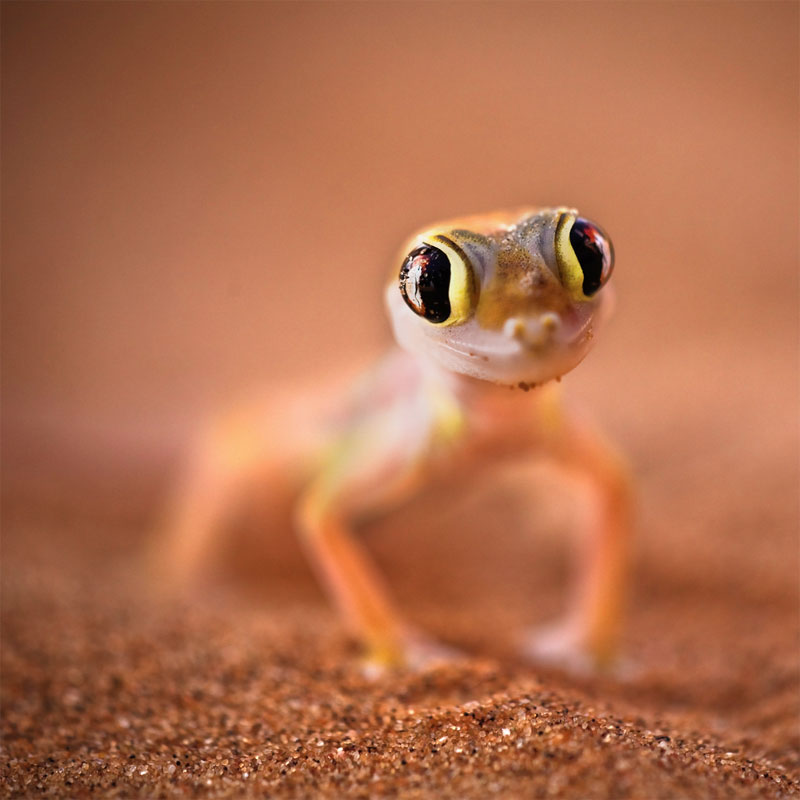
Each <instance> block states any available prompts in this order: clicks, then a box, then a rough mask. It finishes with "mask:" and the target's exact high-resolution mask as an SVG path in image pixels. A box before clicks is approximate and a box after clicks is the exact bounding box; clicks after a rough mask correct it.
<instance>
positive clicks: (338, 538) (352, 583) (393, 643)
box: [298, 494, 408, 666]
mask: <svg viewBox="0 0 800 800" xmlns="http://www.w3.org/2000/svg"><path fill="white" fill-rule="evenodd" d="M298 522H299V524H300V528H301V532H302V534H303V541H304V543H305V545H306V548H307V550H308V554H309V557H310V560H311V562H312V565H313V566H314V567H315V568H316V569H317V571H318V572H319V573H320V577H321V579H322V582H323V584H324V585H325V587H326V588H327V589H328V592H329V594H330V595H331V598H332V600H333V601H334V603H335V605H336V607H337V608H338V610H339V612H340V614H341V615H342V617H343V618H344V620H345V622H346V624H347V625H348V627H349V628H350V630H351V631H352V632H353V634H354V635H355V636H357V637H358V638H359V639H360V640H361V641H362V643H363V644H364V645H365V647H366V651H367V658H368V660H369V661H372V662H374V663H375V664H377V665H378V666H399V665H402V664H404V663H405V662H406V660H407V652H406V646H407V643H408V642H407V639H408V631H407V628H406V625H405V624H404V623H403V621H402V619H401V617H400V614H399V613H398V611H397V610H396V609H395V607H394V604H393V602H392V601H391V599H390V597H389V592H388V590H387V588H386V586H385V584H384V582H383V580H382V578H381V576H380V575H379V573H378V571H377V570H376V568H375V567H374V565H373V564H372V562H371V561H370V560H369V558H368V557H367V555H366V553H365V552H364V551H363V549H362V548H361V547H360V546H359V544H358V543H357V541H356V540H355V539H354V537H353V535H352V533H351V531H350V530H349V529H348V527H347V525H346V523H345V522H344V520H343V519H342V518H341V516H340V515H339V514H338V513H336V512H335V511H333V510H324V508H323V507H322V506H321V505H320V504H319V503H318V502H317V501H315V498H314V496H313V494H310V495H308V496H307V497H306V498H305V500H304V501H303V503H302V504H301V508H300V513H299V518H298Z"/></svg>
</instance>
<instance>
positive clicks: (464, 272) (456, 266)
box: [400, 235, 475, 325]
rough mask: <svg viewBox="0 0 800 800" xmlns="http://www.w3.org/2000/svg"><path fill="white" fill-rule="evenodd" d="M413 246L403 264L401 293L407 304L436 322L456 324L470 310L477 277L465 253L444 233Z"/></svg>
mask: <svg viewBox="0 0 800 800" xmlns="http://www.w3.org/2000/svg"><path fill="white" fill-rule="evenodd" d="M426 238H430V239H431V241H432V242H436V245H435V246H434V245H433V244H430V243H427V242H424V241H423V243H422V245H421V246H420V247H417V248H415V249H414V250H412V251H411V252H410V253H409V254H408V255H407V256H406V259H405V261H404V262H403V266H402V267H401V268H400V293H401V294H402V295H403V300H405V301H406V305H407V306H408V307H409V308H410V309H411V310H412V311H413V312H414V313H415V314H417V315H418V316H420V317H423V318H424V319H426V320H428V322H431V323H433V324H434V325H456V324H458V323H459V322H463V321H464V320H465V319H466V318H467V317H468V316H469V314H470V313H471V311H472V308H473V307H474V300H475V278H474V275H473V273H472V268H471V266H470V265H469V262H468V261H467V258H466V256H465V255H464V253H463V252H462V251H461V248H459V247H458V246H457V245H456V244H455V243H454V242H451V241H450V240H449V239H448V238H447V237H445V236H442V235H431V236H429V237H426Z"/></svg>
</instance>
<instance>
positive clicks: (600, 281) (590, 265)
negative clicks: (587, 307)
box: [556, 214, 614, 300]
mask: <svg viewBox="0 0 800 800" xmlns="http://www.w3.org/2000/svg"><path fill="white" fill-rule="evenodd" d="M556 259H557V261H558V269H559V273H560V274H561V280H562V282H563V283H564V285H565V286H566V287H567V289H569V290H570V292H572V294H574V295H575V296H576V297H577V298H578V299H580V300H582V299H588V298H589V297H591V296H592V295H594V294H596V293H597V292H598V291H599V290H600V289H601V288H602V287H603V286H604V285H605V283H606V281H608V279H609V278H610V277H611V273H612V271H613V270H614V246H613V245H612V244H611V239H609V238H608V236H607V235H606V234H605V233H604V232H603V230H602V229H601V228H600V227H599V226H598V225H595V224H594V223H593V222H589V220H587V219H584V218H583V217H575V216H574V215H572V214H563V215H562V216H561V219H560V220H559V221H558V226H557V227H556Z"/></svg>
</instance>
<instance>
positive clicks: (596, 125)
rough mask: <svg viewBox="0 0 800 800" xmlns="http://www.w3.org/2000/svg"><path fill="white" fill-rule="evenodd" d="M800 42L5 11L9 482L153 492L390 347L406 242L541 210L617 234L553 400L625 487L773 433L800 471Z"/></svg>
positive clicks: (754, 35) (655, 27) (400, 21)
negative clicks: (258, 403) (298, 388)
mask: <svg viewBox="0 0 800 800" xmlns="http://www.w3.org/2000/svg"><path fill="white" fill-rule="evenodd" d="M797 23H798V6H797V4H795V3H750V4H748V3H721V4H714V3H704V4H671V3H668V4H659V3H652V4H635V3H634V4H625V3H612V4H604V3H592V4H589V3H576V4H568V3H554V4H550V3H530V4H524V3H510V4H505V3H491V4H479V3H455V4H450V3H402V4H395V3H381V4H366V3H234V4H230V3H218V4H214V3H159V4H154V3H4V4H3V54H2V59H3V83H2V93H3V97H2V100H3V120H2V137H3V138H2V146H3V154H2V155H3V165H2V166H3V181H2V204H3V252H2V260H3V315H2V326H3V330H2V340H3V341H2V346H3V395H4V397H3V417H4V441H5V446H4V450H5V454H4V461H5V465H4V466H5V470H4V472H5V475H4V477H5V479H6V482H7V485H11V482H13V481H15V480H18V481H20V482H21V483H20V485H22V484H26V483H30V482H31V481H33V482H34V483H35V484H37V485H38V483H37V482H41V481H44V482H47V481H50V480H51V479H52V478H53V475H55V474H56V473H59V472H60V473H65V472H69V474H70V475H71V476H72V477H73V478H74V477H75V475H76V474H77V473H76V469H77V472H80V469H89V468H90V467H89V466H88V465H93V466H92V467H91V469H94V471H95V472H94V475H93V479H94V480H97V481H100V480H101V479H102V480H106V481H109V480H111V476H112V475H115V474H118V472H119V471H120V470H122V472H123V473H125V470H126V469H128V470H129V472H128V473H127V474H128V477H130V476H131V475H140V474H141V473H142V471H143V470H145V469H146V470H149V471H150V472H151V473H153V474H163V468H164V465H165V464H166V463H167V462H168V460H169V458H170V457H171V455H170V454H174V453H175V452H176V450H177V449H178V448H179V446H180V443H181V442H182V441H183V440H184V438H185V435H186V433H187V432H188V431H189V429H190V427H191V424H192V421H193V420H194V419H195V418H196V417H197V415H198V414H200V413H204V412H207V411H209V410H212V409H214V408H216V407H218V406H219V405H221V404H224V402H225V401H226V398H228V397H229V396H230V394H231V393H235V392H239V391H240V390H246V389H247V388H248V387H252V386H261V385H264V384H267V385H269V384H272V383H281V384H285V383H287V382H290V383H291V382H292V381H294V380H299V381H303V382H305V383H306V384H308V383H309V382H311V383H313V384H314V385H316V386H317V387H319V386H321V385H323V384H322V383H321V378H320V377H319V376H321V375H323V374H331V373H333V374H335V373H337V372H341V371H343V370H345V369H349V368H350V365H352V364H354V363H364V362H366V361H368V360H369V359H370V358H371V357H372V356H374V355H376V354H377V353H379V352H380V351H381V350H382V349H383V348H384V347H385V346H386V344H387V342H388V341H389V335H388V329H387V325H386V323H385V321H384V318H383V308H382V297H381V289H382V285H383V283H384V280H385V279H386V276H387V275H388V274H389V271H390V270H391V269H392V268H393V265H394V266H396V263H395V261H396V257H397V247H398V245H399V244H400V243H401V242H402V241H403V239H404V237H406V236H407V234H408V233H409V232H410V231H412V230H413V229H415V228H416V227H418V226H420V225H424V224H426V223H428V222H430V221H432V220H436V219H440V218H446V217H450V216H455V215H461V214H465V213H475V212H481V211H484V210H486V211H488V210H491V209H495V208H498V207H506V206H518V205H527V204H543V205H544V204H569V205H575V206H577V207H578V208H580V209H581V210H582V211H583V212H584V213H586V214H587V215H589V216H591V217H592V218H595V219H597V220H598V221H599V222H600V223H601V224H602V225H603V226H604V227H606V229H607V230H608V231H609V232H610V233H611V234H612V237H613V239H614V242H615V246H616V252H617V271H616V277H615V282H616V284H617V289H618V299H619V302H618V309H617V314H616V317H615V319H614V321H613V323H612V325H611V326H610V327H609V328H608V329H607V330H606V331H605V332H604V335H603V336H602V337H601V339H600V342H599V343H598V345H597V347H596V349H595V352H593V353H592V354H591V355H590V357H589V358H588V359H587V361H586V362H585V363H584V364H583V365H582V366H581V367H580V368H579V369H578V370H577V371H576V372H575V373H574V374H573V375H570V376H569V377H568V378H567V380H566V381H565V384H566V385H567V387H568V389H569V391H570V392H571V393H572V394H573V395H574V396H577V397H578V398H579V399H581V400H582V401H583V402H584V403H587V404H589V405H591V406H592V407H594V409H595V411H596V414H597V416H598V417H599V418H600V420H601V421H602V423H603V424H604V425H605V426H606V427H608V428H610V429H611V431H612V432H613V433H614V435H615V436H616V437H617V438H618V439H620V440H622V442H623V446H624V447H626V449H627V450H628V451H629V452H631V454H632V457H633V458H634V462H635V464H636V465H637V467H638V468H639V469H640V470H642V471H643V472H646V471H647V469H648V466H649V465H652V464H654V463H656V461H657V460H658V459H660V460H661V461H662V462H663V461H664V459H666V460H668V461H673V462H674V463H676V464H680V463H686V462H687V460H690V461H691V460H693V459H697V458H698V457H702V456H703V454H704V453H706V454H709V455H708V458H709V459H710V461H709V462H708V463H709V464H711V466H707V467H706V466H704V467H702V469H701V473H702V474H703V476H704V479H705V480H707V482H708V484H709V487H711V486H712V485H717V484H718V482H719V479H720V475H719V474H717V473H716V472H715V471H714V467H713V465H714V463H715V462H714V458H715V456H714V453H717V452H721V451H724V452H727V453H730V452H733V451H735V450H736V448H737V447H742V448H744V449H745V450H748V451H750V450H753V449H755V450H758V449H759V448H760V447H762V445H763V446H764V447H766V448H767V449H768V448H769V447H771V446H772V445H771V444H769V443H774V447H776V448H779V450H780V453H781V456H780V460H781V463H782V465H784V466H785V468H786V470H787V471H784V472H782V474H785V475H786V476H787V477H790V476H791V475H796V465H795V466H792V464H793V461H792V456H793V454H795V453H796V447H797V422H796V409H797V380H796V378H797V367H798V360H797V347H798V325H797V310H798V309H797V299H798V292H797V288H798V287H797V282H798V230H797V220H798V214H797V212H798V188H797V177H798V138H797V134H798V77H797V74H798V70H797V64H798V37H797V30H798V25H797ZM319 390H320V389H319V388H317V391H319ZM765 442H766V443H767V444H764V443H765ZM703 463H704V464H706V462H703ZM126 465H127V466H126ZM157 465H161V466H160V467H159V468H158V469H155V472H153V470H151V469H150V467H156V466H157ZM115 470H116V471H117V472H115ZM62 477H63V475H62ZM751 488H752V486H751ZM37 491H38V490H37ZM790 494H791V492H790ZM787 502H788V500H787ZM787 508H788V506H787ZM787 513H788V512H787Z"/></svg>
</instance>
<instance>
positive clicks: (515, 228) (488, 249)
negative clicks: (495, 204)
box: [386, 208, 614, 386]
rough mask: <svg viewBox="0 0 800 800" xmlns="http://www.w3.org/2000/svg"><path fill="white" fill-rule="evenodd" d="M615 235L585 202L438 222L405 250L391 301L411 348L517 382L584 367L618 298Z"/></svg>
mask: <svg viewBox="0 0 800 800" xmlns="http://www.w3.org/2000/svg"><path fill="white" fill-rule="evenodd" d="M613 268H614V250H613V246H612V244H611V240H610V239H609V237H608V236H607V235H606V234H605V233H604V231H603V230H602V228H600V226H599V225H597V224H595V223H594V222H591V221H589V220H588V219H585V218H583V217H581V216H579V214H578V212H577V211H576V210H575V209H570V208H546V209H539V210H530V209H528V210H524V211H517V212H512V213H507V214H492V215H488V216H483V217H472V218H468V219H463V220H456V221H454V222H450V223H445V224H442V225H437V226H435V227H433V228H430V229H428V230H425V231H422V232H421V233H419V234H417V235H416V236H415V237H414V238H413V239H412V240H411V241H410V242H409V243H408V244H407V245H406V247H405V249H404V251H403V256H402V260H401V264H400V267H399V271H398V269H397V268H396V269H395V270H394V272H393V275H392V281H391V283H390V284H389V286H388V287H387V291H386V300H387V305H388V309H389V315H390V318H391V321H392V327H393V330H394V334H395V338H396V339H397V341H398V343H399V344H400V345H401V347H403V348H405V349H406V350H408V351H410V352H411V353H413V354H414V355H416V356H419V357H422V358H425V359H429V360H431V361H433V362H434V363H435V364H437V365H438V366H439V367H441V368H444V369H446V370H450V371H451V372H455V373H460V374H463V375H467V376H470V377H473V378H478V379H481V380H486V381H491V382H493V383H498V384H505V385H510V386H516V385H520V384H522V385H526V386H527V385H532V384H541V383H544V382H546V381H548V380H551V379H553V378H558V377H560V376H561V375H563V374H564V373H566V372H569V371H570V370H571V369H572V368H573V367H575V366H576V365H577V364H578V363H579V362H580V361H581V360H582V359H583V357H584V356H585V355H586V353H587V352H588V350H589V348H590V347H591V344H592V341H593V338H594V335H595V333H596V330H597V328H598V326H599V325H600V323H601V322H602V321H603V320H604V319H605V318H606V317H607V316H608V313H609V311H610V309H611V306H612V304H613V297H612V292H611V288H610V287H609V286H608V281H609V278H610V277H611V273H612V271H613Z"/></svg>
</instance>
